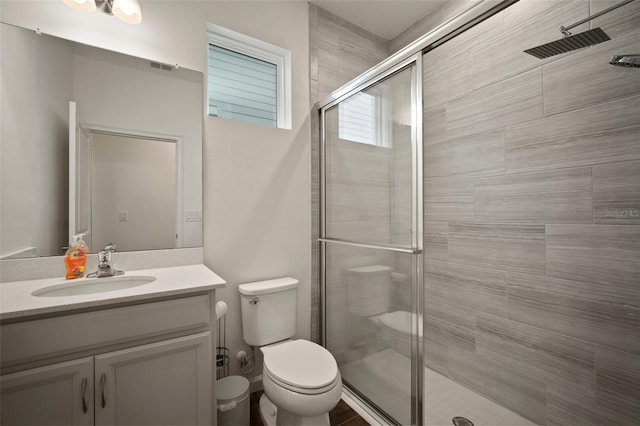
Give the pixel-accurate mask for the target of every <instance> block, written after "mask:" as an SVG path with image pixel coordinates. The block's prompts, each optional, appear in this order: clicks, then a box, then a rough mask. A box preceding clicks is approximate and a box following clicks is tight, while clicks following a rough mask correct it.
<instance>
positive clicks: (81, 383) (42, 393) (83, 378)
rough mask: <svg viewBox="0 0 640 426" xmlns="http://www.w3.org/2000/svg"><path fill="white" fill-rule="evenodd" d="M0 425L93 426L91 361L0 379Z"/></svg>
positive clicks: (13, 374) (70, 362)
mask: <svg viewBox="0 0 640 426" xmlns="http://www.w3.org/2000/svg"><path fill="white" fill-rule="evenodd" d="M0 394H1V406H2V410H1V415H0V420H1V421H0V423H1V424H2V425H4V426H8V425H92V424H93V358H82V359H78V360H74V361H69V362H63V363H60V364H53V365H47V366H46V367H41V368H34V369H31V370H26V371H20V372H18V373H12V374H6V375H4V376H2V377H0Z"/></svg>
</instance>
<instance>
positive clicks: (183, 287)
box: [0, 265, 226, 321]
mask: <svg viewBox="0 0 640 426" xmlns="http://www.w3.org/2000/svg"><path fill="white" fill-rule="evenodd" d="M127 275H135V276H153V277H155V281H153V282H150V283H148V284H144V285H140V286H137V287H132V288H127V289H123V290H114V291H108V292H103V293H93V294H83V295H77V296H64V297H38V296H33V295H32V293H33V292H34V291H37V290H39V289H42V288H44V287H48V286H51V285H54V284H59V283H70V282H73V283H83V282H86V285H91V284H92V282H96V280H100V278H89V279H87V278H80V279H75V280H65V279H64V277H60V278H46V279H39V280H25V281H12V282H3V283H0V321H2V320H8V319H19V318H22V317H30V316H34V315H42V314H51V313H59V312H64V311H66V310H71V309H79V308H91V307H101V306H107V305H111V304H116V303H123V302H132V301H139V300H145V299H152V298H157V297H164V296H175V295H182V294H189V293H195V292H202V291H209V290H215V289H216V288H220V287H224V286H225V284H226V282H225V281H224V280H223V279H222V278H220V276H218V275H217V274H216V273H215V272H213V271H212V270H211V269H209V268H207V267H206V266H204V265H188V266H172V267H168V268H155V269H141V270H137V271H125V276H127Z"/></svg>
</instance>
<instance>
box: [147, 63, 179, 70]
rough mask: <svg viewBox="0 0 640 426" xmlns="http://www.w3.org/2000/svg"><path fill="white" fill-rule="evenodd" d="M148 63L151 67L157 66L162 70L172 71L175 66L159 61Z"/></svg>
mask: <svg viewBox="0 0 640 426" xmlns="http://www.w3.org/2000/svg"><path fill="white" fill-rule="evenodd" d="M149 64H151V68H157V69H159V70H163V71H173V69H174V68H175V67H174V66H173V65H168V64H163V63H161V62H153V61H150V62H149Z"/></svg>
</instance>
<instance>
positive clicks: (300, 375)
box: [262, 340, 341, 395]
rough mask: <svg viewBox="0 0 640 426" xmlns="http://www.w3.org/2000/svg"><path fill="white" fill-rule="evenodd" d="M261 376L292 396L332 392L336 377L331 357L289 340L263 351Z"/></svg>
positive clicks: (311, 345)
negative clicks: (294, 394) (292, 394)
mask: <svg viewBox="0 0 640 426" xmlns="http://www.w3.org/2000/svg"><path fill="white" fill-rule="evenodd" d="M262 352H263V355H264V359H263V368H264V374H265V375H266V376H268V377H269V379H270V380H272V381H273V382H274V383H276V384H278V385H279V386H282V387H283V388H285V389H288V390H291V391H293V392H298V393H302V394H307V395H314V394H321V393H325V392H327V391H329V390H331V389H333V388H334V387H335V386H336V385H337V384H338V382H340V380H341V379H340V376H339V373H338V364H337V363H336V360H335V359H334V358H333V355H331V353H330V352H329V351H328V350H326V349H325V348H323V347H322V346H320V345H317V344H315V343H313V342H310V341H308V340H292V341H288V342H284V343H280V344H277V345H273V346H269V347H263V348H262Z"/></svg>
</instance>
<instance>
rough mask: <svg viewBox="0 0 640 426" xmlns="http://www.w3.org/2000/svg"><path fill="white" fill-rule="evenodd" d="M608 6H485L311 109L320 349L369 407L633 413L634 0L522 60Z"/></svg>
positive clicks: (638, 365) (504, 420)
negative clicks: (627, 60)
mask: <svg viewBox="0 0 640 426" xmlns="http://www.w3.org/2000/svg"><path fill="white" fill-rule="evenodd" d="M600 3H603V4H600ZM604 3H607V2H598V1H593V0H592V1H588V0H584V1H581V0H578V1H568V0H566V1H565V0H555V1H546V2H542V1H532V0H531V1H527V0H521V1H519V2H518V1H504V2H487V1H483V2H479V3H476V4H475V6H473V7H471V8H470V9H468V10H466V11H464V12H463V13H461V14H459V15H457V16H456V17H455V18H453V19H451V20H449V21H447V22H446V23H445V24H443V25H440V26H438V27H436V28H435V29H434V30H433V31H431V32H429V33H428V34H427V35H425V36H424V37H422V38H421V39H419V40H417V41H416V42H414V43H412V44H410V45H409V46H407V47H406V48H405V49H402V50H400V51H399V52H397V53H396V54H394V55H392V56H390V57H389V58H388V59H386V60H384V61H383V62H382V63H380V64H379V65H378V66H376V67H374V68H372V69H370V70H369V71H367V72H365V73H364V74H362V75H360V76H359V77H357V78H356V79H355V80H353V81H351V82H350V83H348V84H346V85H345V86H343V87H342V88H341V89H339V90H336V91H335V92H333V93H332V94H331V95H330V96H329V97H327V98H325V99H324V100H322V101H321V102H320V103H319V127H320V137H319V184H320V185H319V231H318V236H319V238H318V243H319V262H318V264H319V282H320V301H321V306H320V319H321V321H320V324H321V325H320V340H321V342H322V344H323V345H324V346H325V347H327V348H328V349H329V350H330V351H331V352H332V354H333V355H334V356H335V358H336V359H337V361H338V365H339V368H340V371H341V374H342V378H343V381H344V383H345V386H346V388H347V389H348V392H349V394H350V395H351V396H352V397H353V398H354V399H356V400H357V401H358V402H359V403H361V404H362V405H363V407H366V408H365V409H366V410H370V411H371V413H373V414H374V415H375V416H380V418H383V419H384V420H385V421H387V422H389V423H391V424H401V425H409V424H415V425H421V424H428V425H446V424H454V423H455V424H457V425H469V424H471V423H465V422H467V421H469V422H473V423H474V424H475V425H482V424H492V425H529V424H531V425H533V424H541V425H546V424H558V425H585V424H593V425H602V424H638V423H640V408H639V407H640V385H639V383H640V70H638V69H637V68H634V67H631V66H628V67H619V66H612V65H610V64H609V61H610V60H612V59H611V58H612V57H614V56H616V55H622V54H623V55H626V56H627V57H632V56H634V55H635V54H636V53H638V52H640V25H638V24H639V23H640V5H638V3H640V2H635V3H633V2H627V3H629V6H627V7H628V8H629V9H627V10H624V9H625V8H620V10H617V11H616V13H613V14H609V15H607V16H606V17H605V16H603V17H601V18H599V20H597V21H596V22H592V23H587V24H584V23H583V25H582V27H579V28H578V29H582V30H589V29H595V28H596V27H598V28H600V27H602V29H603V31H606V33H607V34H608V35H609V36H610V38H611V40H608V41H604V42H600V43H599V44H598V45H596V46H592V47H588V48H586V49H582V50H576V51H573V52H569V53H565V54H564V55H561V56H557V57H554V58H545V59H537V58H534V57H531V56H530V55H527V54H525V53H524V50H526V49H528V48H531V47H532V46H535V45H537V44H542V43H545V42H547V41H549V39H553V37H554V36H553V35H552V34H554V32H557V31H558V28H559V27H560V26H561V25H562V24H563V22H564V23H566V22H571V21H575V20H577V19H584V18H587V17H589V16H590V13H591V14H593V13H594V12H598V8H600V10H603V9H604V8H605V7H607V6H610V4H604ZM585 22H586V20H585ZM631 54H634V55H631ZM454 418H455V420H454Z"/></svg>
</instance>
